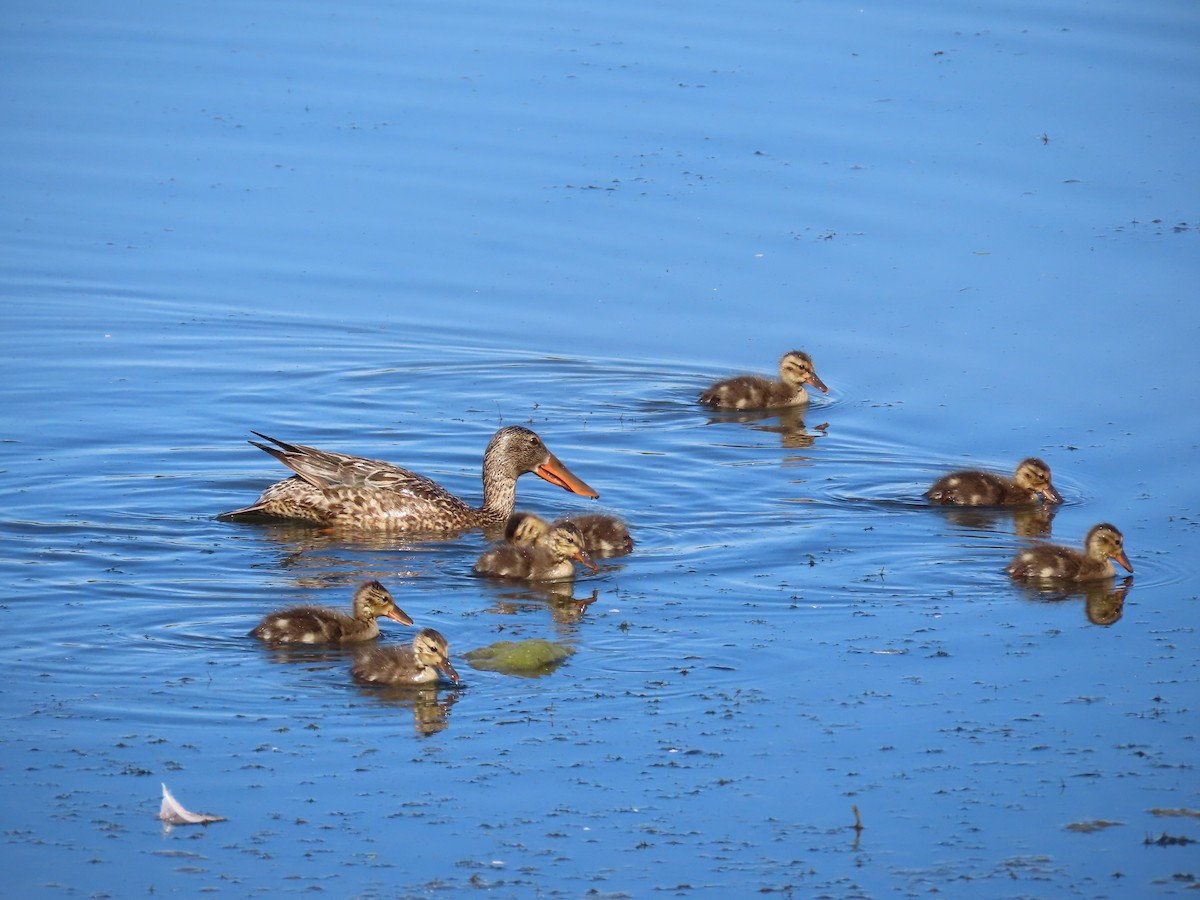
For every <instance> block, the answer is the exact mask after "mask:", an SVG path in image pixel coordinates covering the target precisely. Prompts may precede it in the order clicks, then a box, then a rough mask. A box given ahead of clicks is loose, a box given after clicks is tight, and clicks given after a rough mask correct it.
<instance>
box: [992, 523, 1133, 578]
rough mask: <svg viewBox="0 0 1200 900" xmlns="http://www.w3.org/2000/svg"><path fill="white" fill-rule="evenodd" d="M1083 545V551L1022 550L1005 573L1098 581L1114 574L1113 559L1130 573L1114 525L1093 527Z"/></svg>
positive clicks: (1045, 546) (1050, 547) (1054, 548)
mask: <svg viewBox="0 0 1200 900" xmlns="http://www.w3.org/2000/svg"><path fill="white" fill-rule="evenodd" d="M1083 545H1084V549H1083V552H1080V551H1078V550H1075V549H1072V548H1071V547H1063V546H1060V545H1058V544H1039V545H1037V546H1035V547H1030V548H1029V549H1027V550H1022V551H1021V552H1020V553H1018V554H1017V555H1016V557H1015V558H1014V559H1013V561H1012V562H1011V563H1009V564H1008V574H1009V575H1011V576H1012V577H1013V578H1016V579H1028V580H1031V581H1048V582H1085V581H1100V580H1104V579H1109V578H1112V577H1113V575H1115V574H1116V569H1114V568H1113V561H1114V560H1115V561H1116V562H1118V563H1119V564H1120V565H1121V566H1122V567H1123V568H1125V569H1126V570H1128V571H1130V572H1132V571H1133V566H1131V565H1130V564H1129V557H1127V556H1126V555H1125V539H1124V538H1123V537H1122V535H1121V532H1119V531H1118V530H1117V529H1116V527H1115V526H1113V525H1110V524H1108V523H1107V522H1101V523H1100V524H1099V525H1093V526H1092V528H1091V530H1090V531H1088V533H1087V537H1086V538H1084V542H1083Z"/></svg>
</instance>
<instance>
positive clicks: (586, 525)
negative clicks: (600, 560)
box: [554, 513, 633, 557]
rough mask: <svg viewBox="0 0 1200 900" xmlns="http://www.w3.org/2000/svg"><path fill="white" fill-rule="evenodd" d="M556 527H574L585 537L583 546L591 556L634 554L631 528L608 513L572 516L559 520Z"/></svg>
mask: <svg viewBox="0 0 1200 900" xmlns="http://www.w3.org/2000/svg"><path fill="white" fill-rule="evenodd" d="M554 524H555V525H574V526H575V527H576V528H578V529H579V533H580V534H581V535H583V546H584V547H586V548H587V552H588V554H589V555H590V556H593V557H595V556H599V557H609V556H624V555H625V554H626V553H632V552H633V536H632V535H631V534H630V533H629V526H628V525H626V524H625V523H624V522H622V521H621V520H620V519H619V518H617V517H616V516H611V515H608V514H607V513H587V514H586V515H579V516H576V515H571V516H566V517H564V518H562V519H559V520H557V521H556V522H555V523H554Z"/></svg>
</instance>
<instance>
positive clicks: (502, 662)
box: [463, 638, 575, 678]
mask: <svg viewBox="0 0 1200 900" xmlns="http://www.w3.org/2000/svg"><path fill="white" fill-rule="evenodd" d="M574 652H575V651H574V649H572V648H571V647H567V646H565V645H563V644H556V643H554V642H553V641H547V640H543V639H542V638H533V639H531V640H528V641H497V642H496V643H494V644H491V645H490V646H487V647H479V648H477V649H475V650H468V651H467V652H466V653H465V654H463V655H464V656H465V657H466V660H467V662H468V663H469V664H470V666H471V667H472V668H474V669H486V670H487V671H489V672H502V673H504V674H505V675H521V676H523V677H525V678H537V677H538V676H539V675H546V674H549V673H550V672H552V671H554V669H555V668H556V667H557V666H558V664H559V663H561V662H562V661H563V660H564V659H566V658H567V657H568V656H570V655H571V654H572V653H574Z"/></svg>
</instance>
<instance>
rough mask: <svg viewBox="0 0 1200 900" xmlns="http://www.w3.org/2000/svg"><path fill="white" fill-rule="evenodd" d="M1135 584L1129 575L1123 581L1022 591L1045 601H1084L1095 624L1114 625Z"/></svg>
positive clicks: (1023, 587)
mask: <svg viewBox="0 0 1200 900" xmlns="http://www.w3.org/2000/svg"><path fill="white" fill-rule="evenodd" d="M1131 587H1133V576H1132V575H1126V576H1125V577H1124V578H1123V579H1122V580H1121V582H1120V583H1119V584H1106V583H1104V582H1102V581H1093V582H1089V583H1087V584H1077V585H1072V586H1070V587H1069V588H1062V587H1060V588H1058V589H1057V590H1056V589H1054V588H1048V587H1038V586H1036V585H1033V584H1023V585H1021V590H1022V593H1023V594H1024V595H1025V598H1026V599H1027V600H1030V601H1032V602H1042V603H1057V602H1059V601H1062V600H1080V599H1082V600H1083V601H1084V606H1083V610H1084V615H1086V616H1087V620H1088V621H1089V622H1091V623H1092V624H1093V625H1106V626H1107V625H1112V624H1114V623H1116V622H1117V621H1119V620H1120V618H1121V616H1123V615H1124V614H1125V599H1126V597H1127V596H1128V594H1129V589H1130V588H1131Z"/></svg>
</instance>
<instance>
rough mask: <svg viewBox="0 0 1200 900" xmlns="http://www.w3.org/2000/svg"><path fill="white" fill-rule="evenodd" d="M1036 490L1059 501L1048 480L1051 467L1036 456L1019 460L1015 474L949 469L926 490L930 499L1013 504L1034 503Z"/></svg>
mask: <svg viewBox="0 0 1200 900" xmlns="http://www.w3.org/2000/svg"><path fill="white" fill-rule="evenodd" d="M1038 494H1041V495H1042V497H1044V498H1045V500H1046V502H1047V503H1062V497H1061V496H1060V495H1059V493H1058V491H1056V490H1055V489H1054V485H1053V484H1051V483H1050V467H1049V466H1048V465H1046V464H1045V463H1044V462H1042V461H1041V460H1040V459H1038V458H1036V457H1033V456H1031V457H1029V458H1028V459H1023V460H1021V462H1020V464H1019V465H1018V466H1017V471H1016V474H1015V476H1014V477H1012V478H1008V477H1006V476H1004V475H997V474H995V473H993V472H976V471H967V472H952V473H951V474H949V475H944V476H942V477H941V478H939V479H938V480H937V481H935V482H934V483H933V486H932V487H930V488H929V490H928V491H926V492H925V497H926V499H927V500H929V502H930V503H941V504H945V505H951V506H1016V505H1018V504H1022V503H1036V502H1037V499H1038Z"/></svg>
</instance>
